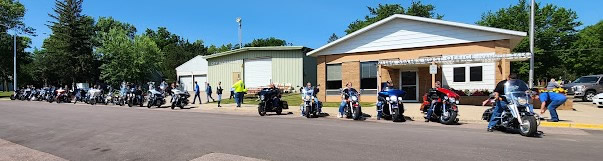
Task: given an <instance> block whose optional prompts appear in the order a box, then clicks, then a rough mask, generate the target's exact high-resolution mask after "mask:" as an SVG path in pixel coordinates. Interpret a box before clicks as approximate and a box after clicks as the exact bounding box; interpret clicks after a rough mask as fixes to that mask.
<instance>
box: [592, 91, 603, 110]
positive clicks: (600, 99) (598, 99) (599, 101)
mask: <svg viewBox="0 0 603 161" xmlns="http://www.w3.org/2000/svg"><path fill="white" fill-rule="evenodd" d="M593 104H595V105H597V106H598V107H599V108H602V107H603V93H599V94H598V95H596V96H595V98H594V99H593Z"/></svg>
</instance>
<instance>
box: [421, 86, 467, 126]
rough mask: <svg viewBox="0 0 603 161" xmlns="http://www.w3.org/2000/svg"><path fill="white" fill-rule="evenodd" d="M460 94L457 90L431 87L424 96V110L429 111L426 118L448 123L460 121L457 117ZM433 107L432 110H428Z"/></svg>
mask: <svg viewBox="0 0 603 161" xmlns="http://www.w3.org/2000/svg"><path fill="white" fill-rule="evenodd" d="M459 99H460V96H459V95H458V94H456V93H455V92H453V91H451V90H448V89H446V88H435V89H430V90H429V92H428V93H427V94H425V95H424V96H423V106H424V107H423V110H424V111H425V112H426V113H427V115H426V119H428V121H435V120H437V121H438V122H440V123H442V124H446V125H453V124H456V123H458V121H459V119H458V118H457V116H458V112H459V109H458V108H457V104H458V103H459ZM429 109H432V112H431V113H430V112H428V111H429Z"/></svg>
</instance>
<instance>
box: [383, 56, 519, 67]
mask: <svg viewBox="0 0 603 161" xmlns="http://www.w3.org/2000/svg"><path fill="white" fill-rule="evenodd" d="M530 57H531V54H530V53H511V54H494V53H477V54H467V55H442V56H439V57H425V58H418V59H405V60H380V61H379V63H378V64H379V65H382V66H403V65H420V64H432V63H436V64H465V63H488V62H496V61H500V60H503V59H504V60H509V61H525V60H528V59H530Z"/></svg>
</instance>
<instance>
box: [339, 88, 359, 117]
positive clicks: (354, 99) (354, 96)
mask: <svg viewBox="0 0 603 161" xmlns="http://www.w3.org/2000/svg"><path fill="white" fill-rule="evenodd" d="M342 93H343V95H344V97H346V98H348V101H347V104H346V106H345V108H344V114H345V117H346V118H348V119H349V118H351V119H354V120H362V118H363V117H362V107H361V106H360V92H358V91H356V89H354V88H350V89H348V90H342Z"/></svg>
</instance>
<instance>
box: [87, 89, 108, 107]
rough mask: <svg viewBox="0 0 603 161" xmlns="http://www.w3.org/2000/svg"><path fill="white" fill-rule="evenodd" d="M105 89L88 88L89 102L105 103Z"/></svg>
mask: <svg viewBox="0 0 603 161" xmlns="http://www.w3.org/2000/svg"><path fill="white" fill-rule="evenodd" d="M102 93H103V91H101V90H100V89H95V88H90V89H89V90H88V99H87V100H88V104H91V105H95V104H96V103H103V101H104V99H105V98H103V96H102Z"/></svg>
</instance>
